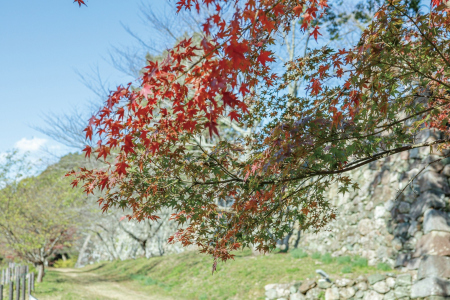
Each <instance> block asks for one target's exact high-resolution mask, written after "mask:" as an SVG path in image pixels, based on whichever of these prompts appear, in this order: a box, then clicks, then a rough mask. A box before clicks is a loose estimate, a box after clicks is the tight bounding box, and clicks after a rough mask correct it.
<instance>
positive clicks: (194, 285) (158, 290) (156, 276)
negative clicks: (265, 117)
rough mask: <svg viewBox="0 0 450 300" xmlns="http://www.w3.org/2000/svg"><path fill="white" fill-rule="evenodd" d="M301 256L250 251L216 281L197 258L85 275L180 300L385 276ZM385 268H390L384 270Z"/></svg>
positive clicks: (99, 268)
mask: <svg viewBox="0 0 450 300" xmlns="http://www.w3.org/2000/svg"><path fill="white" fill-rule="evenodd" d="M295 254H297V255H295ZM299 256H300V257H301V256H303V255H302V254H301V253H299V252H297V253H293V255H291V254H269V255H266V256H257V257H255V256H252V255H251V252H250V251H249V250H245V251H242V252H238V253H236V258H235V260H234V261H229V262H226V263H219V264H218V268H217V272H216V273H214V275H211V266H212V260H211V258H209V257H207V256H205V255H200V254H198V253H196V252H186V253H181V254H177V255H170V256H165V257H155V258H151V259H136V260H127V261H115V262H107V263H99V264H96V265H91V266H88V267H86V268H84V269H82V271H83V272H84V271H85V272H89V273H95V274H97V275H99V276H100V277H101V278H103V279H104V280H110V281H114V282H123V283H124V284H125V283H126V284H133V286H135V287H136V288H137V289H139V290H140V291H145V292H148V293H150V294H152V295H161V296H162V295H164V296H169V297H173V298H175V299H264V286H265V285H266V284H269V283H288V282H295V281H301V280H303V279H306V278H316V277H318V276H317V274H316V273H315V270H316V269H319V268H320V269H322V270H324V271H325V272H327V273H328V274H330V276H331V277H332V278H333V277H334V278H336V277H342V276H346V277H356V276H358V275H360V274H370V273H376V272H380V270H379V269H377V268H375V267H368V266H367V265H366V263H367V261H366V260H362V259H358V258H350V257H347V258H344V259H342V258H341V259H339V260H336V259H333V258H331V256H329V255H325V256H322V257H320V258H319V255H313V256H312V257H314V258H312V257H303V258H299ZM383 267H386V266H379V268H383ZM342 271H344V272H346V274H343V273H342ZM347 272H350V273H347ZM49 277H50V276H49ZM49 279H50V278H49ZM54 283H55V284H56V282H55V281H54ZM57 286H58V285H57V284H56V287H54V288H55V289H57V288H58V287H57ZM39 290H40V288H38V290H37V291H38V292H39ZM37 295H38V296H39V293H37Z"/></svg>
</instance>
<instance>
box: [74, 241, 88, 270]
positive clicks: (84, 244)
mask: <svg viewBox="0 0 450 300" xmlns="http://www.w3.org/2000/svg"><path fill="white" fill-rule="evenodd" d="M90 239H91V234H88V236H87V237H86V239H85V240H84V243H83V246H82V247H81V249H80V252H79V253H78V259H77V263H76V264H75V268H80V267H81V262H82V261H83V256H84V252H85V251H86V248H87V246H88V244H89V240H90Z"/></svg>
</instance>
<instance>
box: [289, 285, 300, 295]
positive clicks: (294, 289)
mask: <svg viewBox="0 0 450 300" xmlns="http://www.w3.org/2000/svg"><path fill="white" fill-rule="evenodd" d="M297 291H298V288H297V287H296V286H295V285H293V286H291V287H290V288H289V293H291V294H295V293H297Z"/></svg>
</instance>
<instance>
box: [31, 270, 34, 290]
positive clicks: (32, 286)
mask: <svg viewBox="0 0 450 300" xmlns="http://www.w3.org/2000/svg"><path fill="white" fill-rule="evenodd" d="M31 290H32V291H33V292H34V272H33V273H31Z"/></svg>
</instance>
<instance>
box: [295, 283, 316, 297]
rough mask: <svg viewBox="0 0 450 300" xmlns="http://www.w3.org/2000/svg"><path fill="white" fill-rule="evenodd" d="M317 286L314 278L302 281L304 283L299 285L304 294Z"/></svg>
mask: <svg viewBox="0 0 450 300" xmlns="http://www.w3.org/2000/svg"><path fill="white" fill-rule="evenodd" d="M315 286H316V282H315V281H314V280H306V281H304V282H303V283H302V285H301V286H300V287H299V289H298V290H299V291H300V293H302V294H306V292H307V291H309V290H310V289H312V288H314V287H315Z"/></svg>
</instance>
